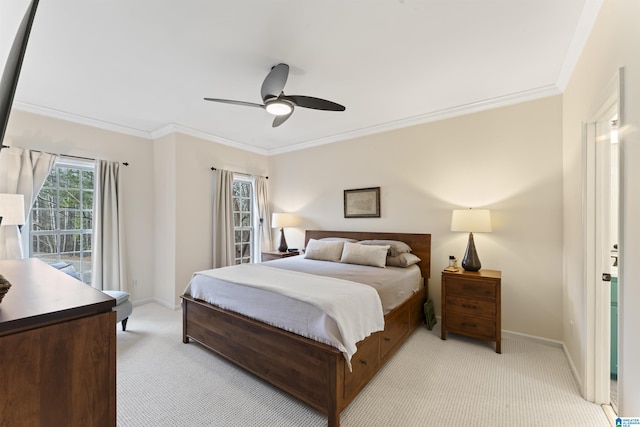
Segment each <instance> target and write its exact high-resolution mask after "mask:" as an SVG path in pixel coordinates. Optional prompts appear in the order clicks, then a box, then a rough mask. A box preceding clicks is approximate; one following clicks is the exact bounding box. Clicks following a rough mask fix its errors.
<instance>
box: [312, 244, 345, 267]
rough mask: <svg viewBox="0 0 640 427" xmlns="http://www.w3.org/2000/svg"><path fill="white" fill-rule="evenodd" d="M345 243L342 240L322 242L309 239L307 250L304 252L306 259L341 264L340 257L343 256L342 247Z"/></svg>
mask: <svg viewBox="0 0 640 427" xmlns="http://www.w3.org/2000/svg"><path fill="white" fill-rule="evenodd" d="M344 243H345V242H343V241H342V240H339V241H326V240H323V241H320V240H316V239H309V243H307V249H306V250H305V251H304V257H305V258H309V259H316V260H320V261H334V262H339V261H340V257H341V256H342V246H343V245H344Z"/></svg>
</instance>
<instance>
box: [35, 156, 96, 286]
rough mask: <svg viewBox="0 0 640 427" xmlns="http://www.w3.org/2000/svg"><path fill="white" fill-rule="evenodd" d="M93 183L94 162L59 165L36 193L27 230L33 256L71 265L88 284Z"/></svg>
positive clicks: (50, 261) (48, 261) (89, 276)
mask: <svg viewBox="0 0 640 427" xmlns="http://www.w3.org/2000/svg"><path fill="white" fill-rule="evenodd" d="M93 183H94V168H93V163H87V164H86V165H82V166H79V165H76V164H73V165H66V164H64V163H58V164H57V165H56V166H55V167H54V168H53V170H52V171H51V173H50V174H49V176H48V177H47V180H46V181H45V183H44V185H43V187H42V190H40V193H38V197H37V199H36V201H35V203H34V205H33V210H32V211H31V220H30V230H29V231H30V235H29V240H30V245H29V247H30V251H31V254H30V255H31V256H32V257H35V258H40V259H42V260H44V261H45V262H47V263H49V264H53V263H56V262H61V261H62V262H66V263H69V264H72V265H73V266H74V267H75V269H76V270H77V271H78V273H79V274H80V276H81V277H82V280H83V281H84V282H85V283H90V282H91V248H92V227H93Z"/></svg>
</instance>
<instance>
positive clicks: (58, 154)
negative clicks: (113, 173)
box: [2, 145, 129, 166]
mask: <svg viewBox="0 0 640 427" xmlns="http://www.w3.org/2000/svg"><path fill="white" fill-rule="evenodd" d="M2 148H11V147H9V146H8V145H3V146H2ZM29 151H33V152H35V153H42V151H40V150H29ZM50 154H55V155H56V156H61V157H69V158H71V159H81V160H91V161H94V162H95V161H96V159H92V158H91V157H82V156H72V155H71V154H60V153H57V154H56V153H50ZM122 164H123V165H125V166H129V163H128V162H122Z"/></svg>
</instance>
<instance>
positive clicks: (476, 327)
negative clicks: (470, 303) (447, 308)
mask: <svg viewBox="0 0 640 427" xmlns="http://www.w3.org/2000/svg"><path fill="white" fill-rule="evenodd" d="M447 329H449V330H450V331H451V332H457V333H461V334H465V335H471V336H475V337H478V338H488V339H493V338H495V336H496V322H495V321H494V320H489V319H481V318H477V317H469V316H462V315H460V314H457V313H447Z"/></svg>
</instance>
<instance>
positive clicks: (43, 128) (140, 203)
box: [4, 109, 155, 301]
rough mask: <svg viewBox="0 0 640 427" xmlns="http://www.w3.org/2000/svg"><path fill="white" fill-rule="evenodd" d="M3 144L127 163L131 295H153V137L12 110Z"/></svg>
mask: <svg viewBox="0 0 640 427" xmlns="http://www.w3.org/2000/svg"><path fill="white" fill-rule="evenodd" d="M4 143H5V145H10V146H11V145H13V146H16V147H21V148H29V149H34V150H40V151H47V152H51V153H58V154H68V155H74V156H83V157H89V158H96V159H104V160H111V161H119V162H128V163H129V166H127V167H125V166H121V172H122V180H123V188H122V193H123V213H124V217H125V219H124V227H125V251H126V253H127V270H128V273H127V278H128V284H129V288H130V291H131V295H132V300H134V301H135V300H144V299H146V298H151V297H153V294H154V290H153V278H154V272H153V264H154V253H153V248H154V245H155V235H154V229H153V224H154V220H153V218H154V215H153V200H154V195H153V188H154V181H153V151H152V148H153V147H152V145H151V141H149V140H146V139H143V138H138V137H134V136H129V135H124V134H122V133H117V132H111V131H107V130H102V129H98V128H95V127H91V126H85V125H80V124H74V123H70V122H67V121H64V120H59V119H54V118H49V117H44V116H40V115H36V114H31V113H26V112H23V111H17V110H15V109H14V110H13V111H12V112H11V117H10V120H9V125H8V127H7V132H6V135H5V140H4ZM134 280H135V281H136V282H137V286H136V287H134V286H133V281H134Z"/></svg>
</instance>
